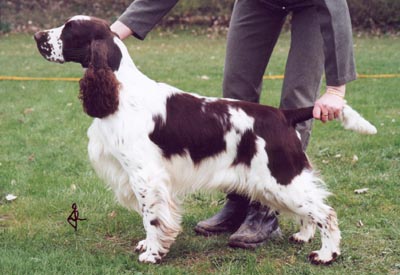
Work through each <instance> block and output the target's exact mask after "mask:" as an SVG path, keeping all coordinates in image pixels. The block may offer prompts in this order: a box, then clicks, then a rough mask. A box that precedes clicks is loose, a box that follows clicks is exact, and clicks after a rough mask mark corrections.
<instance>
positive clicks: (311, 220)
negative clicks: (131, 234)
mask: <svg viewBox="0 0 400 275" xmlns="http://www.w3.org/2000/svg"><path fill="white" fill-rule="evenodd" d="M35 40H36V42H37V46H38V49H39V51H40V53H41V54H42V55H43V56H44V57H45V58H46V59H47V60H50V61H54V62H60V63H63V62H68V61H73V62H78V63H80V64H82V66H83V67H84V68H86V71H85V74H84V77H83V78H82V79H81V80H80V99H81V100H82V103H83V109H84V111H85V112H86V113H87V114H88V115H89V116H92V117H94V121H93V123H92V125H91V126H90V128H89V130H88V137H89V145H88V150H89V157H90V160H91V162H92V165H93V167H94V169H95V170H96V172H97V174H98V175H99V176H100V177H101V178H102V179H103V180H105V181H106V182H107V184H108V185H109V186H110V187H111V188H112V189H113V191H114V192H115V195H116V198H117V200H118V201H119V202H120V203H121V204H122V205H124V206H125V207H127V208H129V209H134V210H136V211H137V212H138V213H139V214H140V215H142V217H143V224H144V228H145V230H146V238H145V239H144V240H143V241H140V242H139V244H138V245H137V250H138V251H140V252H141V254H140V256H139V260H140V261H141V262H149V263H157V262H159V261H160V260H161V259H162V258H163V257H164V256H165V255H166V254H167V252H168V251H169V249H170V246H171V244H172V243H173V242H174V240H175V238H176V236H177V235H178V233H179V232H180V230H181V227H180V223H181V213H180V208H179V199H178V197H179V196H180V195H182V194H184V193H187V192H193V191H196V190H199V189H209V190H210V189H218V190H222V191H224V192H236V193H239V194H242V195H245V196H248V197H249V198H250V199H251V200H255V201H259V202H260V203H262V204H264V205H267V206H269V207H270V208H271V209H272V210H274V211H279V212H280V213H287V214H290V215H292V216H294V217H295V218H297V220H298V221H299V223H300V224H301V226H300V231H299V232H298V233H295V234H294V235H293V236H292V237H291V238H292V239H293V240H295V241H297V242H308V241H310V240H311V239H312V238H313V236H314V233H315V229H316V227H318V228H319V230H320V231H321V239H322V247H321V249H320V250H318V251H314V252H312V253H311V254H310V256H309V259H310V261H311V262H312V263H315V264H327V263H331V262H332V261H333V260H335V258H336V257H337V256H338V255H340V248H339V244H340V238H341V237H340V231H339V228H338V222H337V218H336V213H335V211H334V209H333V208H332V207H330V206H328V205H327V204H326V203H325V199H326V198H327V196H328V195H329V194H330V193H329V192H328V191H327V189H326V188H325V187H324V184H323V182H322V180H321V179H320V178H319V177H318V174H317V173H316V172H315V171H314V170H313V168H312V166H311V164H310V162H309V160H308V158H307V156H306V154H305V153H304V152H303V150H302V148H301V143H300V140H299V137H298V135H297V133H296V131H295V125H296V123H298V122H301V121H305V120H307V119H311V118H312V109H313V108H312V107H310V108H304V109H298V110H286V111H284V110H279V109H276V108H273V107H268V106H262V105H259V104H254V103H248V102H243V101H236V100H229V99H219V98H209V97H203V96H199V95H196V94H190V93H185V92H183V91H180V90H178V89H177V88H175V87H171V86H169V85H167V84H162V83H157V82H155V81H153V80H151V79H149V78H147V77H146V76H145V75H143V74H142V73H141V72H139V70H138V69H137V68H136V67H135V65H134V63H133V61H132V60H131V58H130V56H129V53H128V51H127V49H126V47H125V46H124V44H123V43H122V41H121V40H120V39H119V38H118V36H116V35H115V34H114V33H112V32H111V31H110V28H109V27H108V24H107V23H106V22H104V21H103V20H101V19H97V18H93V17H88V16H75V17H72V18H71V19H69V20H68V21H67V22H66V23H65V24H64V25H62V26H61V27H59V28H54V29H51V30H46V31H41V32H38V33H36V34H35ZM340 120H341V121H342V124H343V125H344V127H345V128H350V129H353V130H356V131H358V132H363V133H367V134H374V133H376V129H375V127H374V126H372V125H371V124H370V123H369V122H367V121H366V120H364V119H363V118H362V117H361V116H360V115H359V114H358V113H356V112H355V111H354V110H352V109H351V108H350V107H349V106H347V105H346V107H345V108H344V109H343V112H342V114H341V117H340Z"/></svg>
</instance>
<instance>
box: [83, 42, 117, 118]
mask: <svg viewBox="0 0 400 275" xmlns="http://www.w3.org/2000/svg"><path fill="white" fill-rule="evenodd" d="M109 45H110V43H109V42H108V43H107V41H106V40H94V41H92V43H91V57H90V63H89V66H88V69H87V70H86V72H85V75H84V76H83V78H82V79H81V80H80V81H79V86H80V93H79V99H80V100H81V101H82V104H83V109H84V111H85V112H86V113H87V114H88V115H89V116H91V117H97V118H104V117H106V116H108V115H110V114H113V113H114V112H116V111H117V110H118V103H119V99H118V90H119V86H120V84H119V82H118V80H117V78H116V77H115V75H114V73H113V71H112V69H111V68H110V66H109V61H108V59H109V58H108V56H109V49H108V47H109Z"/></svg>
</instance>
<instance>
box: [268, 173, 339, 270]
mask: <svg viewBox="0 0 400 275" xmlns="http://www.w3.org/2000/svg"><path fill="white" fill-rule="evenodd" d="M275 190H276V191H275V192H273V190H267V189H265V194H266V196H265V199H266V201H265V203H266V204H267V205H268V204H270V205H271V206H272V208H275V209H276V210H278V211H280V212H282V213H284V212H287V213H288V214H290V215H294V216H295V217H296V218H297V219H300V221H303V224H302V226H301V228H300V232H298V233H296V234H294V235H293V236H292V237H291V240H294V241H298V242H307V241H309V240H310V239H311V238H312V237H313V236H314V232H315V228H316V227H318V228H319V230H320V232H321V242H322V247H321V249H320V250H318V251H313V252H312V253H311V254H310V255H309V259H310V261H311V262H312V263H313V264H330V263H331V262H333V261H334V260H335V259H336V258H337V257H338V256H339V255H340V247H339V246H340V230H339V227H338V222H337V218H336V212H335V210H334V209H333V208H332V207H330V206H328V205H327V204H326V203H325V202H324V201H325V199H326V198H327V196H328V195H329V192H328V191H326V190H325V188H324V187H323V184H322V181H321V180H320V179H319V178H318V177H316V176H315V175H314V174H313V172H312V171H303V172H302V173H301V174H300V175H298V176H297V177H296V178H294V179H293V181H292V182H291V183H290V184H289V185H286V186H278V188H277V189H275Z"/></svg>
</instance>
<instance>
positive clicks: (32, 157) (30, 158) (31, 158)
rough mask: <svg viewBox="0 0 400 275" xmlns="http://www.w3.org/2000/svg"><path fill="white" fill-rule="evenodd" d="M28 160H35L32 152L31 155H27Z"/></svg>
mask: <svg viewBox="0 0 400 275" xmlns="http://www.w3.org/2000/svg"><path fill="white" fill-rule="evenodd" d="M28 160H29V161H34V160H35V154H34V153H33V154H31V155H30V156H29V157H28Z"/></svg>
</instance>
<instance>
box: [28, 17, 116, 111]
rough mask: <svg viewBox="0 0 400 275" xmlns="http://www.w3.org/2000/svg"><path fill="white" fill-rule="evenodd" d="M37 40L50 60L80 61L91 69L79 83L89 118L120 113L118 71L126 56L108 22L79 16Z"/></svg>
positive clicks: (40, 35) (43, 53)
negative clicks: (116, 74)
mask: <svg viewBox="0 0 400 275" xmlns="http://www.w3.org/2000/svg"><path fill="white" fill-rule="evenodd" d="M34 38H35V40H36V43H37V47H38V49H39V52H40V53H41V55H42V56H43V57H44V58H46V59H47V60H49V61H53V62H58V63H64V62H69V61H71V62H77V63H80V64H81V65H82V67H84V68H87V70H86V71H85V75H84V77H83V78H82V79H81V80H80V81H79V85H80V95H79V98H80V99H81V100H82V103H83V109H84V111H85V112H86V113H87V114H88V115H90V116H92V117H98V118H104V117H106V116H108V115H110V114H113V113H114V112H116V111H117V110H118V103H119V99H118V90H119V82H118V80H117V78H116V77H115V74H114V72H115V71H117V70H118V69H119V67H120V64H121V59H122V53H121V50H120V48H119V46H118V45H117V44H116V43H115V41H116V39H118V38H117V35H116V34H114V33H113V32H112V31H111V30H110V28H109V26H108V24H107V22H106V21H104V20H102V19H98V18H95V17H89V16H84V15H77V16H74V17H72V18H70V19H68V20H67V22H66V23H65V24H64V25H62V26H61V27H58V28H54V29H50V30H45V31H40V32H37V33H36V34H35V35H34Z"/></svg>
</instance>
